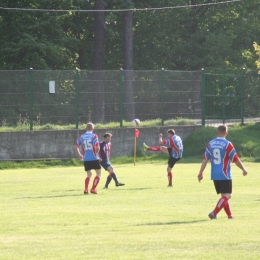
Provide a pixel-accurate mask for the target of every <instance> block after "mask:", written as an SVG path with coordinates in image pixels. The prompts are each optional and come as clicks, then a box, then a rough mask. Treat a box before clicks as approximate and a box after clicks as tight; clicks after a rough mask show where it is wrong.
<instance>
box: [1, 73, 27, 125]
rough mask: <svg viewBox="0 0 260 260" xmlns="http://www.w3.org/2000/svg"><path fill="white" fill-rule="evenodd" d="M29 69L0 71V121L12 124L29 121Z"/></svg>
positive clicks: (3, 123)
mask: <svg viewBox="0 0 260 260" xmlns="http://www.w3.org/2000/svg"><path fill="white" fill-rule="evenodd" d="M29 87H30V77H29V71H0V123H1V125H2V126H13V125H18V124H24V123H25V124H26V123H28V122H29V114H30V90H29Z"/></svg>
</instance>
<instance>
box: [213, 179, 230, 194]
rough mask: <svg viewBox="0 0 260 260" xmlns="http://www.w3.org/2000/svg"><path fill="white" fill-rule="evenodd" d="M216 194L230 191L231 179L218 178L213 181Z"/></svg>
mask: <svg viewBox="0 0 260 260" xmlns="http://www.w3.org/2000/svg"><path fill="white" fill-rule="evenodd" d="M213 182H214V185H215V189H216V192H217V194H219V193H230V194H231V193H232V180H218V181H213Z"/></svg>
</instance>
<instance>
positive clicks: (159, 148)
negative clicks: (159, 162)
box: [147, 146, 161, 152]
mask: <svg viewBox="0 0 260 260" xmlns="http://www.w3.org/2000/svg"><path fill="white" fill-rule="evenodd" d="M147 151H153V152H160V151H161V146H152V147H148V148H147Z"/></svg>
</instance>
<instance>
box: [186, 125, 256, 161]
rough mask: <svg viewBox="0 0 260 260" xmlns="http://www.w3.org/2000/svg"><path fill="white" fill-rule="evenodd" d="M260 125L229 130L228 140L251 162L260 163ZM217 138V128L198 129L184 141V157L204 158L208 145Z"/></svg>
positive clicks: (232, 126) (240, 154)
mask: <svg viewBox="0 0 260 260" xmlns="http://www.w3.org/2000/svg"><path fill="white" fill-rule="evenodd" d="M259 132H260V124H247V125H244V126H241V125H231V126H229V128H228V136H227V139H228V140H229V141H231V142H232V143H233V144H234V146H235V148H236V151H237V153H238V154H239V156H240V157H241V158H247V160H249V161H256V162H259V161H260V143H259V142H260V141H259ZM215 137H216V128H215V127H201V128H199V129H196V130H195V131H194V132H193V133H192V134H191V135H190V136H188V137H187V138H186V139H185V140H184V144H183V146H184V156H187V157H189V156H198V157H200V158H202V154H203V153H204V150H205V147H206V145H207V143H208V142H209V141H210V140H212V139H213V138H215Z"/></svg>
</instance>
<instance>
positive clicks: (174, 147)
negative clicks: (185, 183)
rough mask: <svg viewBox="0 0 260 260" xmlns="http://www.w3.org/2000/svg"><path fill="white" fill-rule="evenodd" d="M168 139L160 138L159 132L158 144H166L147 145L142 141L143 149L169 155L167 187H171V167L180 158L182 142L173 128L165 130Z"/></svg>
mask: <svg viewBox="0 0 260 260" xmlns="http://www.w3.org/2000/svg"><path fill="white" fill-rule="evenodd" d="M167 134H168V139H167V140H162V137H163V135H162V134H159V144H160V145H166V146H152V147H148V146H147V145H146V144H145V143H143V147H144V151H152V152H163V153H167V154H169V155H170V157H169V160H168V167H167V177H168V187H172V168H173V166H174V165H175V163H176V162H178V161H179V160H180V159H181V158H182V153H183V144H182V140H181V138H180V137H179V136H178V135H176V134H175V131H174V129H169V130H168V131H167Z"/></svg>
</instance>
